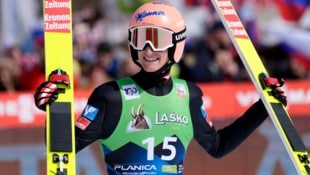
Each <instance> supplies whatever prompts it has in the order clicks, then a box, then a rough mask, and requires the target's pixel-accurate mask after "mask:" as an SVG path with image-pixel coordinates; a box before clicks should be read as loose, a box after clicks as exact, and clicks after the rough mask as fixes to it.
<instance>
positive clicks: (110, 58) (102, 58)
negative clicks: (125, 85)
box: [96, 42, 120, 79]
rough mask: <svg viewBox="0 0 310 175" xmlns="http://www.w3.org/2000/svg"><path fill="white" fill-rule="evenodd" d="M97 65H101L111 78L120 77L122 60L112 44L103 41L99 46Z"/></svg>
mask: <svg viewBox="0 0 310 175" xmlns="http://www.w3.org/2000/svg"><path fill="white" fill-rule="evenodd" d="M96 56H97V60H96V61H97V65H98V66H100V67H101V68H102V69H103V70H105V71H106V73H107V74H108V75H109V76H110V77H111V78H114V79H116V78H118V77H119V71H120V70H119V69H120V60H119V59H118V58H116V56H115V54H114V50H113V48H112V46H111V44H109V43H107V42H101V43H100V44H99V45H98V46H97V55H96Z"/></svg>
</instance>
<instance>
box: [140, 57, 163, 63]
mask: <svg viewBox="0 0 310 175" xmlns="http://www.w3.org/2000/svg"><path fill="white" fill-rule="evenodd" d="M143 59H144V60H145V61H147V62H154V61H158V60H159V58H157V57H156V58H146V57H143Z"/></svg>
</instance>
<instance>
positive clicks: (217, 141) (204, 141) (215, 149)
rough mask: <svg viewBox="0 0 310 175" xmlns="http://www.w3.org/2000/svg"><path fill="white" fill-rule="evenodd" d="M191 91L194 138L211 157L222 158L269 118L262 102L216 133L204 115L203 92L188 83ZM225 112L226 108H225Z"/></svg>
mask: <svg viewBox="0 0 310 175" xmlns="http://www.w3.org/2000/svg"><path fill="white" fill-rule="evenodd" d="M188 86H189V90H190V97H191V98H190V111H191V116H192V121H193V127H194V137H195V139H196V140H197V142H198V143H199V144H200V145H201V146H202V147H203V148H204V150H205V151H207V152H208V153H209V154H210V155H211V156H213V157H216V158H220V157H222V156H224V155H226V154H227V153H229V152H231V151H232V150H234V149H235V148H236V147H237V146H238V145H240V144H241V143H242V142H243V141H244V140H245V139H246V138H247V137H248V136H249V135H250V134H251V133H252V132H253V131H254V130H255V128H257V127H258V126H259V125H260V124H261V123H262V122H263V121H264V120H265V119H266V117H267V116H268V114H267V112H266V110H265V107H264V105H263V103H262V102H261V101H258V102H256V103H255V104H254V105H253V106H251V107H250V108H249V109H248V110H247V111H246V112H245V113H244V114H243V115H242V116H241V117H240V118H238V119H237V120H235V121H234V122H233V123H231V124H230V125H229V126H227V127H225V128H223V129H220V130H218V131H216V129H215V128H214V126H212V125H210V124H209V123H208V122H207V121H206V118H205V117H208V116H204V115H203V113H202V112H201V106H202V98H201V97H202V92H201V90H200V89H199V88H198V87H197V86H196V85H195V84H193V83H188ZM223 110H225V107H223Z"/></svg>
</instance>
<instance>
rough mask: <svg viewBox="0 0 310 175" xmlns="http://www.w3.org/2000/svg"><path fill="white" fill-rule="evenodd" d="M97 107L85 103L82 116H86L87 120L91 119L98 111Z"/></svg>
mask: <svg viewBox="0 0 310 175" xmlns="http://www.w3.org/2000/svg"><path fill="white" fill-rule="evenodd" d="M98 111H99V109H98V108H95V107H93V106H91V105H89V104H88V105H86V106H85V108H84V110H83V112H82V116H83V117H86V118H88V119H89V120H91V121H93V120H94V119H95V117H96V115H97V113H98Z"/></svg>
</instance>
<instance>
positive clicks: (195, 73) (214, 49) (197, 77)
mask: <svg viewBox="0 0 310 175" xmlns="http://www.w3.org/2000/svg"><path fill="white" fill-rule="evenodd" d="M234 54H235V52H234V48H233V45H232V42H231V40H230V38H229V36H228V34H227V32H226V30H225V28H224V26H223V24H222V23H221V22H215V23H214V25H213V26H212V27H211V28H210V29H207V32H206V35H205V37H204V38H202V39H198V40H194V41H193V42H191V43H188V47H187V48H186V49H185V55H184V59H183V60H182V61H181V62H180V69H181V73H180V77H181V78H184V79H187V80H190V81H193V82H218V81H224V80H225V79H226V78H227V76H229V77H230V79H231V80H234V81H239V80H243V79H244V77H246V76H245V75H238V74H240V73H243V70H242V69H243V67H242V65H241V64H238V61H237V60H236V58H234V57H235V55H234ZM224 59H225V60H224ZM223 61H225V62H226V63H227V61H228V62H229V63H231V64H230V65H229V66H227V65H225V64H226V63H225V64H223V63H222V62H223ZM219 64H220V65H219ZM227 68H229V70H228V69H227ZM231 68H233V69H231ZM231 71H233V72H231ZM229 74H230V75H229ZM240 76H241V77H240Z"/></svg>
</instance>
